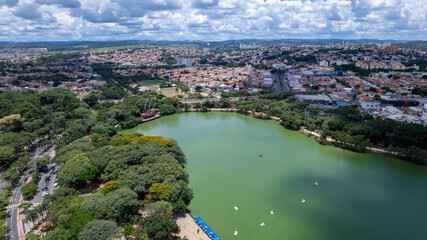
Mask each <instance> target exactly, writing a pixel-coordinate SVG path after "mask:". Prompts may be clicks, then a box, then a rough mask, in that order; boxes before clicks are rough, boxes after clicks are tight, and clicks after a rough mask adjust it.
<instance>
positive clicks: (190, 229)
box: [176, 213, 211, 240]
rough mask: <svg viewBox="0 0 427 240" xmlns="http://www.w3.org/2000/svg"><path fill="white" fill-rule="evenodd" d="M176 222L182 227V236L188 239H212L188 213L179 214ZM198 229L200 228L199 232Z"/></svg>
mask: <svg viewBox="0 0 427 240" xmlns="http://www.w3.org/2000/svg"><path fill="white" fill-rule="evenodd" d="M176 224H178V226H179V228H180V229H181V231H180V232H179V236H180V237H181V238H183V237H184V236H185V237H187V238H188V240H211V239H210V238H209V237H208V235H207V234H206V233H205V232H204V231H203V229H202V228H200V227H199V225H197V223H196V221H194V219H193V218H192V217H191V216H190V214H188V213H186V214H185V215H181V216H179V217H178V218H177V220H176ZM197 229H199V233H197Z"/></svg>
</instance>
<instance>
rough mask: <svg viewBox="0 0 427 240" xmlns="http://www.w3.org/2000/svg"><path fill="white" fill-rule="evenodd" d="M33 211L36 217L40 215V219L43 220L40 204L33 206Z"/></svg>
mask: <svg viewBox="0 0 427 240" xmlns="http://www.w3.org/2000/svg"><path fill="white" fill-rule="evenodd" d="M34 212H36V215H37V218H38V217H39V216H41V217H42V220H43V210H42V207H41V206H40V205H38V206H37V207H35V208H34ZM39 221H40V219H39Z"/></svg>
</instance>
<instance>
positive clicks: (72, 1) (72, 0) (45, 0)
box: [35, 0, 81, 8]
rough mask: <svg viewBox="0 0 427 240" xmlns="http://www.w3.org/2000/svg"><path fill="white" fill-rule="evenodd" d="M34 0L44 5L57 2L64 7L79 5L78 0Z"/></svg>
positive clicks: (77, 6)
mask: <svg viewBox="0 0 427 240" xmlns="http://www.w3.org/2000/svg"><path fill="white" fill-rule="evenodd" d="M35 2H36V3H38V4H45V5H52V4H58V5H59V6H61V7H64V8H79V7H80V6H81V4H80V1H79V0H36V1H35Z"/></svg>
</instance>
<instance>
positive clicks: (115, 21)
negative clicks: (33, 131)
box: [0, 0, 427, 42]
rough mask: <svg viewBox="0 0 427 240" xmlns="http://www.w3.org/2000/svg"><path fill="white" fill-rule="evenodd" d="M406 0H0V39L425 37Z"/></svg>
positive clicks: (415, 9) (415, 8)
mask: <svg viewBox="0 0 427 240" xmlns="http://www.w3.org/2000/svg"><path fill="white" fill-rule="evenodd" d="M426 12H427V7H426V6H425V4H423V1H418V0H412V1H402V0H384V1H367V0H355V1H349V0H343V1H340V0H326V1H322V0H314V1H304V0H300V1H279V0H272V1H271V0H264V1H262V0H252V1H237V0H230V1H222V0H201V1H195V0H193V1H180V0H146V1H137V0H132V1H124V0H99V1H89V0H68V1H65V0H0V19H1V22H2V24H0V41H15V42H20V41H22V42H28V41H111V40H154V41H155V40H162V41H184V40H202V41H223V40H238V39H292V38H298V39H379V40H387V39H394V40H425V39H426V36H427V28H426V26H427V24H426V23H427V20H426V18H427V16H426V14H425V13H426Z"/></svg>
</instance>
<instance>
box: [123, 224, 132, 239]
mask: <svg viewBox="0 0 427 240" xmlns="http://www.w3.org/2000/svg"><path fill="white" fill-rule="evenodd" d="M132 233H133V227H132V225H130V224H125V225H123V235H124V236H125V237H129V236H130V235H132Z"/></svg>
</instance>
